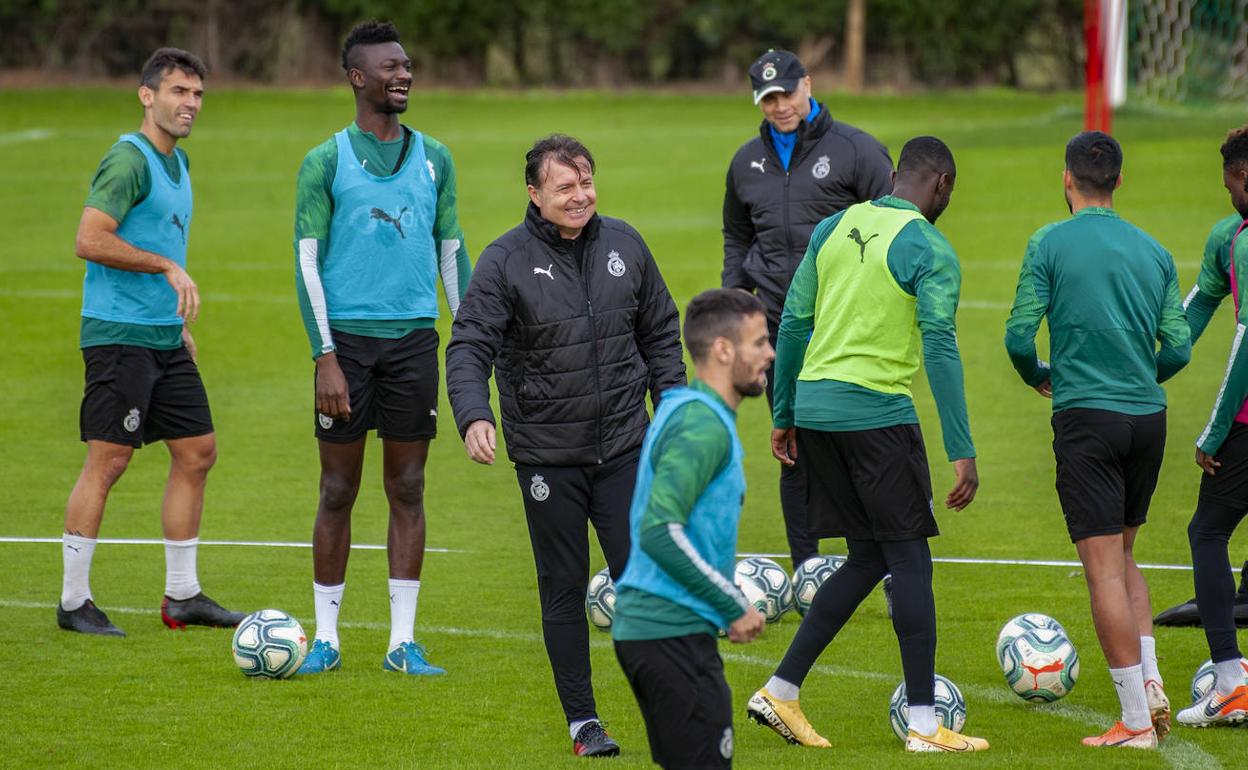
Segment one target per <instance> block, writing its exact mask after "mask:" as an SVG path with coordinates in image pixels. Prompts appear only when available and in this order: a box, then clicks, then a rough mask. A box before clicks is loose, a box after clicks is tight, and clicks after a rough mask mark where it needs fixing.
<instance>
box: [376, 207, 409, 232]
mask: <svg viewBox="0 0 1248 770" xmlns="http://www.w3.org/2000/svg"><path fill="white" fill-rule="evenodd" d="M407 211H408V209H407V206H404V207H403V208H401V209H399V214H398V216H393V217H392V216H390V215H389V214H387V213H386V212H384V211H382V210H381V209H379V208H374V209H373V210H372V211H371V212H370V216H371V217H372V218H373V219H380V220H381V221H382V222H389V223H390V224H392V225H394V229H395V230H398V231H399V237H400V238H403V239H404V240H406V239H407V236H406V235H404V234H403V223H402V222H401V221H400V220H401V219H403V215H404V214H406V213H407Z"/></svg>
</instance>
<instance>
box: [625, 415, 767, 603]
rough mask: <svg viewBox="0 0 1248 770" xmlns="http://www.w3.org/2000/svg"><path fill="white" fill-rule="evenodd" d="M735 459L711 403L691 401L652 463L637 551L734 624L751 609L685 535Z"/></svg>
mask: <svg viewBox="0 0 1248 770" xmlns="http://www.w3.org/2000/svg"><path fill="white" fill-rule="evenodd" d="M731 456H732V439H731V437H730V436H729V435H728V428H727V426H725V425H724V423H723V421H722V420H720V419H719V418H718V417H717V416H716V415H715V414H714V413H713V412H712V411H711V410H710V409H709V408H708V407H707V406H706V405H704V404H699V403H690V404H687V405H685V406H683V407H681V408H680V409H679V410H678V411H677V412H676V413H675V414H674V415H672V417H671V418H670V419H669V421H668V423H667V425H666V426H665V427H664V429H663V432H662V433H661V434H660V435H659V437H658V438H657V439H656V441H655V444H654V451H653V452H652V453H651V456H650V462H651V463H652V464H653V467H654V481H653V483H652V484H651V487H650V498H649V499H648V500H647V501H646V507H645V509H644V511H643V512H642V514H641V516H642V519H641V526H640V528H639V535H638V538H639V539H638V547H639V548H641V550H642V551H643V552H644V553H645V554H646V555H647V556H649V557H650V558H651V559H653V560H654V561H655V563H656V564H658V565H659V568H660V569H662V570H663V571H664V572H666V573H667V574H668V576H670V577H671V578H672V579H673V580H675V581H676V582H677V583H679V584H680V585H682V586H684V587H685V588H686V589H687V590H688V591H689V592H690V593H691V594H693V595H694V596H696V597H698V598H700V599H703V600H704V601H706V602H707V603H708V604H710V605H711V606H712V607H714V608H715V611H716V612H718V613H719V614H720V615H721V616H723V617H724V619H725V620H727V621H728V623H729V624H731V623H732V622H733V621H735V620H737V619H738V618H740V617H741V616H742V615H744V614H745V612H746V610H748V609H749V608H750V603H749V601H747V600H746V598H745V595H744V594H742V593H741V591H740V589H738V588H737V587H736V586H735V585H733V583H732V581H731V580H729V579H728V578H727V577H725V576H724V575H723V574H721V573H720V572H719V571H718V570H717V569H715V568H714V567H713V566H712V565H710V564H708V563H707V561H706V559H704V558H703V557H702V556H701V555H700V554H699V553H698V552H697V550H696V549H695V548H694V546H693V544H692V543H691V542H690V541H689V537H688V535H687V534H686V533H685V525H686V524H688V521H689V514H690V512H692V510H693V507H694V505H695V504H696V503H697V501H698V497H699V496H700V495H701V494H702V491H703V490H704V489H706V487H707V486H708V485H709V484H710V483H711V481H712V480H714V479H715V477H716V476H718V475H719V474H720V473H721V472H722V471H723V470H724V468H726V467H727V465H728V462H729V461H730V459H731Z"/></svg>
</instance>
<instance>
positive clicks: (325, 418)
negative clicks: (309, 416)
mask: <svg viewBox="0 0 1248 770" xmlns="http://www.w3.org/2000/svg"><path fill="white" fill-rule="evenodd" d="M316 421H317V422H319V423H320V424H321V430H329V429H330V428H332V427H334V418H333V417H330V416H329V415H327V414H324V413H321V414H318V415H317V416H316Z"/></svg>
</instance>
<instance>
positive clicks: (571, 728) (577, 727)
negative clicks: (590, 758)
mask: <svg viewBox="0 0 1248 770" xmlns="http://www.w3.org/2000/svg"><path fill="white" fill-rule="evenodd" d="M597 721H598V717H590V718H589V719H578V720H576V721H575V722H569V723H568V732H569V733H571V734H572V740H576V734H577V733H579V732H580V731H581V728H582V727H584V726H585V725H587V724H589V723H590V722H597Z"/></svg>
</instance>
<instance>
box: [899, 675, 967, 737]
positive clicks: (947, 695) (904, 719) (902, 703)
mask: <svg viewBox="0 0 1248 770" xmlns="http://www.w3.org/2000/svg"><path fill="white" fill-rule="evenodd" d="M935 694H936V718H937V719H939V720H940V723H941V724H942V725H944V726H945V727H947V728H949V729H950V730H953V731H954V732H955V733H960V732H962V727H963V726H964V725H965V724H966V698H963V697H962V691H961V690H959V689H958V686H957V685H956V684H954V683H953V682H952V681H950V680H949V679H946V678H945V677H943V676H941V675H940V674H937V675H936V691H935ZM888 723H889V724H890V725H892V727H893V734H895V735H896V736H897V737H898V738H900V739H902V740H903V741H904V740H905V739H906V733H907V732H908V731H909V730H910V704H909V703H907V702H906V683H905V681H902V683H901V684H899V685H897V689H896V690H893V697H892V699H891V700H890V701H889V702H888Z"/></svg>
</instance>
